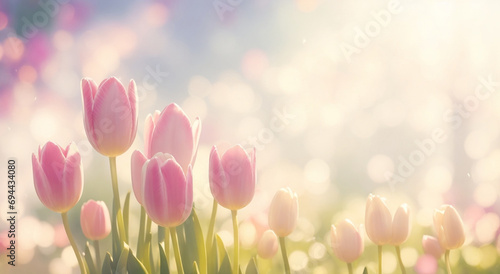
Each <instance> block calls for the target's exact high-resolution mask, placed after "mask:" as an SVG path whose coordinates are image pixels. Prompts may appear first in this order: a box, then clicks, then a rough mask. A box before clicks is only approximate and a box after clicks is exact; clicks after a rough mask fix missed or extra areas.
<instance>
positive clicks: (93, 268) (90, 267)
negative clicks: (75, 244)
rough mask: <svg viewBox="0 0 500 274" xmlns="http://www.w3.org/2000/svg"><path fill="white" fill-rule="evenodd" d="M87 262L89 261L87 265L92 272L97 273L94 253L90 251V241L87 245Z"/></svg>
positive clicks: (91, 273)
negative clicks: (93, 257)
mask: <svg viewBox="0 0 500 274" xmlns="http://www.w3.org/2000/svg"><path fill="white" fill-rule="evenodd" d="M84 257H85V262H87V267H88V269H89V272H90V274H97V269H96V268H95V264H94V259H92V253H90V246H89V242H87V244H86V245H85V256H84Z"/></svg>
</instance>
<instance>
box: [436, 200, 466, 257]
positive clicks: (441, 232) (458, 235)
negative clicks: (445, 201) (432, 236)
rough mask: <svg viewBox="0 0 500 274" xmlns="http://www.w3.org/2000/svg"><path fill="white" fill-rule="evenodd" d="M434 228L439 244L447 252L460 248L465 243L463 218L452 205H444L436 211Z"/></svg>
mask: <svg viewBox="0 0 500 274" xmlns="http://www.w3.org/2000/svg"><path fill="white" fill-rule="evenodd" d="M434 228H435V229H436V232H437V234H438V239H439V243H440V244H441V246H442V247H443V248H444V249H446V250H449V249H455V248H459V247H461V246H462V245H463V244H464V242H465V231H464V224H463V222H462V218H460V215H458V212H457V210H456V209H455V208H454V207H453V206H451V205H443V206H441V209H440V210H435V211H434Z"/></svg>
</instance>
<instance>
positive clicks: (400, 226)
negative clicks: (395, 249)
mask: <svg viewBox="0 0 500 274" xmlns="http://www.w3.org/2000/svg"><path fill="white" fill-rule="evenodd" d="M410 229H411V226H410V208H409V207H408V205H407V204H402V205H401V206H399V208H398V210H397V211H396V213H395V214H394V219H393V221H392V244H393V245H396V246H398V245H401V244H402V243H404V242H406V240H407V239H408V236H409V235H410Z"/></svg>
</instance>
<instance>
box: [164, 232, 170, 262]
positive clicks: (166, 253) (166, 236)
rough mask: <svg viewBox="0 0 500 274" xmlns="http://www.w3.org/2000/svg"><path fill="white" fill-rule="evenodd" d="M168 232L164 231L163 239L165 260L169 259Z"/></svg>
mask: <svg viewBox="0 0 500 274" xmlns="http://www.w3.org/2000/svg"><path fill="white" fill-rule="evenodd" d="M169 234H170V230H168V229H165V238H163V248H164V249H165V256H166V257H167V260H168V259H169V258H170V235H169Z"/></svg>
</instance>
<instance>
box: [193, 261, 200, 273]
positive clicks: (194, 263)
mask: <svg viewBox="0 0 500 274" xmlns="http://www.w3.org/2000/svg"><path fill="white" fill-rule="evenodd" d="M193 271H196V272H195V273H196V274H200V269H199V268H198V264H197V263H196V261H194V262H193Z"/></svg>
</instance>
